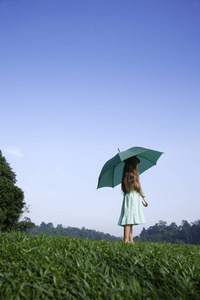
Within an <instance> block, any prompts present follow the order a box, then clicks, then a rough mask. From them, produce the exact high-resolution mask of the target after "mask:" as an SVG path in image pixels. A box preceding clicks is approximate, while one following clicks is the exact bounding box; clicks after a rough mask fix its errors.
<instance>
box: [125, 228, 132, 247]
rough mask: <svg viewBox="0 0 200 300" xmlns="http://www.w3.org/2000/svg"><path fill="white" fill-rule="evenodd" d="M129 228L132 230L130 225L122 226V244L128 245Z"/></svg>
mask: <svg viewBox="0 0 200 300" xmlns="http://www.w3.org/2000/svg"><path fill="white" fill-rule="evenodd" d="M131 228H132V225H125V226H124V242H125V243H129V239H130V231H131Z"/></svg>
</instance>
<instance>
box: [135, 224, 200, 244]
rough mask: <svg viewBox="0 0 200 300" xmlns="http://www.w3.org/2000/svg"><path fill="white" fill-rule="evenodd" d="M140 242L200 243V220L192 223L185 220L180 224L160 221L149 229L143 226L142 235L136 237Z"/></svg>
mask: <svg viewBox="0 0 200 300" xmlns="http://www.w3.org/2000/svg"><path fill="white" fill-rule="evenodd" d="M134 240H135V241H140V242H161V243H162V242H165V243H166V242H167V243H172V244H191V245H200V220H197V221H195V222H192V223H188V221H186V220H183V221H182V223H181V225H180V226H177V225H176V223H174V222H173V223H171V224H170V225H168V226H167V222H165V221H159V223H156V224H155V225H154V226H151V227H149V228H148V229H145V228H143V230H142V231H141V233H140V235H139V236H137V237H135V239H134Z"/></svg>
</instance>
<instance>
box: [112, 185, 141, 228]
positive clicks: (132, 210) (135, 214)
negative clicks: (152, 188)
mask: <svg viewBox="0 0 200 300" xmlns="http://www.w3.org/2000/svg"><path fill="white" fill-rule="evenodd" d="M128 224H130V225H139V224H145V218H144V215H143V211H142V198H141V195H140V194H139V193H138V192H136V191H134V190H133V191H131V192H129V193H126V194H124V198H123V204H122V209H121V214H120V217H119V221H118V225H119V226H124V225H128Z"/></svg>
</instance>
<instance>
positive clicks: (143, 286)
mask: <svg viewBox="0 0 200 300" xmlns="http://www.w3.org/2000/svg"><path fill="white" fill-rule="evenodd" d="M0 299H1V300H4V299H8V300H12V299H34V300H36V299H45V300H46V299H53V300H54V299H170V300H171V299H195V300H196V299H200V247H199V246H191V245H172V244H161V243H142V242H137V243H135V244H133V245H132V244H124V243H123V242H121V241H115V242H111V241H104V240H102V241H95V240H90V239H78V238H71V237H63V236H54V235H44V234H42V235H27V234H22V233H0Z"/></svg>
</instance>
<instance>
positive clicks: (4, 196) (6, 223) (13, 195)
mask: <svg viewBox="0 0 200 300" xmlns="http://www.w3.org/2000/svg"><path fill="white" fill-rule="evenodd" d="M15 183H16V175H15V173H14V172H13V171H12V169H11V167H10V166H9V164H8V163H7V161H6V159H5V157H3V156H2V154H1V151H0V230H2V231H8V230H14V229H18V228H19V224H18V223H19V219H20V217H21V215H22V213H23V209H24V207H25V201H24V192H23V191H22V190H21V189H20V188H19V187H17V186H16V185H15ZM32 224H33V223H32ZM25 225H28V226H30V222H26V220H24V224H23V227H25ZM20 226H21V224H20Z"/></svg>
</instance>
